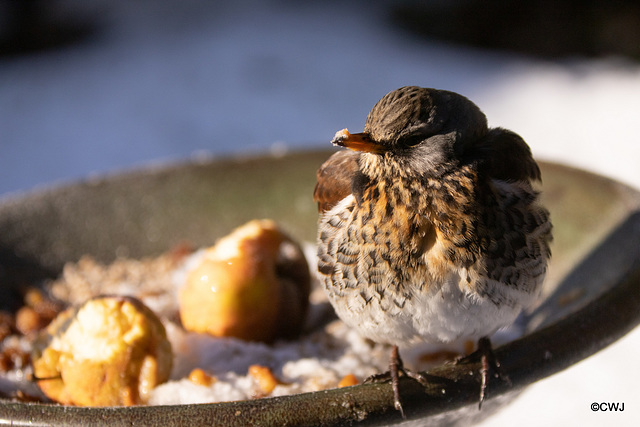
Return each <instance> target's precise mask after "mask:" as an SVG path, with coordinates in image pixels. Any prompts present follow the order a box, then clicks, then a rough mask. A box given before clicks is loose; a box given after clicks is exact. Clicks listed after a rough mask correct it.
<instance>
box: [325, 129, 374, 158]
mask: <svg viewBox="0 0 640 427" xmlns="http://www.w3.org/2000/svg"><path fill="white" fill-rule="evenodd" d="M331 143H332V144H334V145H339V146H341V147H347V148H350V149H351V150H354V151H365V152H367V153H381V152H383V151H385V147H384V146H383V145H382V144H379V143H377V142H375V141H374V140H373V139H371V137H369V134H368V133H366V132H362V133H349V131H348V130H346V129H342V130H340V131H338V132H336V135H335V136H334V137H333V139H332V140H331Z"/></svg>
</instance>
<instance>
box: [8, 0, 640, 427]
mask: <svg viewBox="0 0 640 427" xmlns="http://www.w3.org/2000/svg"><path fill="white" fill-rule="evenodd" d="M57 3H58V5H59V10H58V11H57V12H58V16H62V17H64V16H76V15H73V13H77V14H78V15H79V16H80V17H81V18H83V19H85V22H93V23H94V24H95V25H96V28H97V30H96V32H95V33H94V34H92V36H91V37H89V38H88V39H86V40H84V41H82V42H81V43H78V44H76V45H72V46H67V47H65V48H62V49H59V50H55V51H48V52H42V53H34V54H29V55H25V56H18V57H12V58H7V57H5V58H0V117H1V118H2V119H0V196H2V195H7V194H8V193H13V192H23V191H27V190H30V189H33V188H36V187H39V186H42V185H50V184H51V183H54V182H58V181H69V180H75V179H78V178H81V177H87V176H88V175H92V174H96V173H104V172H108V171H114V170H119V169H122V168H129V167H132V166H137V165H144V164H148V163H150V162H157V161H169V160H171V161H174V160H179V159H185V158H190V157H192V156H194V155H202V153H211V154H213V155H221V154H228V153H238V152H260V151H267V150H269V149H270V148H271V147H272V146H274V147H277V148H278V149H282V147H283V146H286V147H288V148H290V149H296V148H304V147H320V146H321V144H325V145H324V146H326V147H328V146H329V145H328V141H329V140H330V139H331V136H332V135H334V133H335V132H336V130H339V129H342V128H349V129H352V130H353V131H354V132H357V131H359V130H361V129H362V127H363V126H364V120H365V117H366V114H367V113H368V111H369V109H370V108H371V106H373V104H374V103H375V102H376V101H377V100H378V99H379V98H380V97H381V96H382V95H384V94H385V93H386V92H388V91H390V90H392V89H395V88H397V87H400V86H403V85H407V84H411V85H419V86H428V87H437V88H442V89H448V90H452V91H456V92H459V93H461V94H463V95H465V96H467V97H469V98H470V99H471V100H473V101H474V102H475V103H477V104H478V105H479V106H480V107H481V108H482V109H483V110H484V112H485V113H486V114H487V116H488V118H489V122H490V124H491V125H492V126H502V127H506V128H509V129H512V130H514V131H516V132H518V133H519V134H520V135H522V136H523V137H524V138H525V140H526V141H527V142H528V143H529V144H530V146H531V148H532V150H533V152H534V154H535V155H536V156H537V157H538V158H543V159H549V160H554V161H560V162H563V163H566V164H570V165H574V166H578V167H581V168H584V169H588V170H591V171H595V172H597V173H599V174H603V175H606V176H610V177H612V178H615V179H618V180H620V181H623V182H625V183H628V184H630V185H632V186H635V187H636V188H640V167H638V163H639V160H640V144H638V141H637V139H638V135H640V120H638V119H637V116H638V112H639V111H640V67H639V66H638V64H636V63H631V62H629V61H626V60H624V59H621V58H603V59H583V58H570V59H565V60H562V61H553V62H551V61H544V60H539V59H534V58H531V57H526V56H520V55H516V54H506V53H497V52H487V51H482V50H477V49H471V48H467V47H462V46H458V45H449V44H446V43H442V42H428V41H425V40H418V39H414V38H411V37H410V36H409V35H407V34H405V33H400V32H398V31H397V30H394V29H393V28H392V27H391V26H389V25H388V20H387V19H386V17H385V6H386V5H385V3H384V2H376V3H371V2H364V1H353V2H337V1H326V2H319V3H313V2H286V1H275V0H271V1H264V2H257V1H250V0H241V1H235V2H224V3H223V2H211V1H207V0H188V1H182V2H177V1H170V0H153V1H152V0H139V1H136V2H129V1H124V0H112V1H109V2H107V1H100V0H93V1H91V2H86V1H85V2H81V1H79V0H65V1H62V0H61V1H58V2H57ZM0 13H2V11H1V10H0ZM638 356H640V329H636V330H635V331H634V332H632V333H630V334H629V335H628V336H626V337H625V338H624V339H622V340H620V341H619V342H617V343H615V344H613V345H612V346H610V347H609V348H607V349H606V350H604V351H602V352H600V353H598V354H597V355H595V356H593V357H591V358H589V359H587V360H585V361H583V362H581V363H579V364H578V365H576V366H574V367H572V368H570V369H568V370H567V371H565V372H562V373H560V374H557V375H555V376H553V377H552V378H549V379H546V380H543V381H540V382H539V383H537V384H535V385H533V386H531V387H530V388H529V389H528V390H527V391H525V392H524V393H523V394H522V396H521V397H520V398H518V399H517V400H516V401H515V402H514V403H513V404H512V405H511V406H509V407H508V408H507V409H505V410H504V411H503V412H501V413H499V414H498V415H496V416H494V417H492V418H490V419H489V420H487V421H486V422H485V425H492V426H501V425H505V426H506V425H512V424H514V423H515V422H517V423H518V424H519V425H525V426H527V425H531V426H533V425H536V426H537V425H541V424H552V425H559V424H563V425H584V426H589V425H599V424H601V423H607V422H615V423H616V425H637V424H638V421H640V414H639V412H638V409H637V408H638V407H640V397H638V396H640V395H639V394H638V393H637V391H636V390H635V388H634V385H635V384H638V383H639V382H640V371H638V370H636V371H635V372H634V371H628V370H627V369H626V366H627V364H628V363H629V362H630V361H633V360H636V359H637V358H638ZM593 401H596V402H600V401H611V402H624V403H625V411H624V412H621V413H594V412H592V411H591V409H590V404H591V403H592V402H593Z"/></svg>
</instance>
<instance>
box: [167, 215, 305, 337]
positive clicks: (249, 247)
mask: <svg viewBox="0 0 640 427" xmlns="http://www.w3.org/2000/svg"><path fill="white" fill-rule="evenodd" d="M310 282H311V277H310V273H309V266H308V264H307V261H306V259H305V257H304V254H303V252H302V249H301V248H300V246H299V245H298V244H297V243H296V242H295V241H293V239H291V238H290V237H289V236H288V235H286V234H285V233H284V232H283V231H282V230H281V229H280V228H279V227H278V226H277V224H276V223H275V222H273V221H271V220H253V221H250V222H248V223H247V224H245V225H243V226H240V227H238V228H237V229H235V230H233V231H232V232H231V233H230V234H229V235H227V236H225V237H223V238H222V239H220V240H219V241H218V242H217V243H216V245H215V246H213V247H211V248H209V249H207V251H206V253H205V254H204V257H203V259H202V261H201V262H200V264H199V265H198V266H196V267H195V268H194V269H193V270H191V271H190V272H189V274H188V275H187V280H186V283H185V285H184V286H183V288H182V289H181V290H180V292H179V303H180V319H181V321H182V325H183V326H184V328H185V329H187V330H190V331H194V332H200V333H208V334H210V335H213V336H216V337H236V338H240V339H243V340H247V341H263V342H272V341H274V340H276V339H279V338H284V339H293V338H295V337H296V336H298V335H299V333H300V331H301V329H302V326H303V324H304V320H305V317H306V313H307V309H308V305H309V291H310V287H311V284H310Z"/></svg>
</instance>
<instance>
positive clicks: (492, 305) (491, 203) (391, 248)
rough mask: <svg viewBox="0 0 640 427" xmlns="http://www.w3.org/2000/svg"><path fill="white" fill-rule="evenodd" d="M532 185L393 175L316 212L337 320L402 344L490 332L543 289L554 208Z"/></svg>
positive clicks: (465, 173)
mask: <svg viewBox="0 0 640 427" xmlns="http://www.w3.org/2000/svg"><path fill="white" fill-rule="evenodd" d="M536 199H537V194H536V192H535V191H534V190H533V189H532V188H531V186H530V185H529V184H528V183H523V182H516V183H508V182H504V181H498V180H495V181H491V182H489V183H487V185H486V186H485V188H480V185H479V182H478V179H477V176H476V174H475V172H474V171H473V170H470V169H463V170H461V171H459V172H458V173H454V174H451V175H449V176H446V177H443V178H442V179H441V180H439V181H436V180H429V181H427V182H421V183H414V182H406V181H404V180H403V179H402V178H401V177H399V176H398V177H394V179H389V180H387V181H384V182H382V183H378V184H377V185H371V186H368V187H366V188H365V189H364V190H363V194H362V196H361V197H360V198H358V197H357V196H356V195H349V196H347V197H346V198H344V199H343V200H342V201H341V202H339V203H338V204H337V205H336V206H334V207H333V208H332V209H331V210H329V211H327V212H326V213H325V214H324V215H323V216H322V217H321V219H320V226H319V234H318V262H319V264H318V269H319V272H320V274H321V276H322V280H323V283H324V286H325V288H326V290H327V294H328V296H329V300H330V301H331V303H332V304H333V306H334V308H335V310H336V312H337V313H338V315H339V317H340V318H341V319H343V320H344V321H345V322H346V323H348V324H349V325H350V326H352V327H354V328H357V329H358V330H359V331H360V332H361V333H362V334H363V335H364V336H367V337H369V338H371V339H373V340H375V341H381V342H387V343H389V344H396V345H403V344H409V343H411V342H413V341H416V340H425V341H430V342H448V341H452V340H454V339H457V338H460V337H469V338H477V337H481V336H486V335H489V334H491V333H493V332H494V331H496V330H497V329H498V328H501V327H503V326H507V325H509V324H511V323H512V322H513V321H514V319H515V318H516V316H517V315H518V314H519V313H520V312H521V311H522V310H523V309H524V308H526V307H527V306H529V305H530V304H531V303H532V302H533V301H535V299H536V298H537V296H538V295H539V292H540V288H541V284H542V281H543V278H544V275H545V272H546V265H547V259H548V257H549V247H548V240H549V234H550V229H551V226H550V222H549V218H548V213H547V211H546V210H545V209H543V208H541V207H540V206H539V205H538V204H537V200H536Z"/></svg>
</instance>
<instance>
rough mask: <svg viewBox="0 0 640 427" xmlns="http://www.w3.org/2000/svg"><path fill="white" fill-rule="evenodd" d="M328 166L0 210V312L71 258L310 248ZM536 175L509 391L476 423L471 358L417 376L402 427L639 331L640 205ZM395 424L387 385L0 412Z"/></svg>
mask: <svg viewBox="0 0 640 427" xmlns="http://www.w3.org/2000/svg"><path fill="white" fill-rule="evenodd" d="M330 154H331V153H330V152H328V151H318V152H315V151H314V152H312V151H309V152H296V153H292V154H287V155H284V156H268V155H266V156H256V157H244V158H229V159H220V160H210V161H203V162H193V163H182V164H173V165H167V166H162V167H153V168H143V169H141V170H134V171H129V172H123V173H117V174H113V175H110V176H106V177H102V178H96V179H91V180H87V181H83V182H78V183H73V184H70V185H64V186H60V187H56V188H51V189H47V190H41V191H37V192H34V193H31V194H27V195H23V196H20V197H11V198H5V199H2V200H0V236H1V237H0V297H1V298H2V305H3V308H4V309H9V310H15V309H16V308H17V307H18V306H19V304H20V301H21V298H20V290H21V289H22V288H23V287H24V286H26V285H28V284H33V283H38V281H40V280H42V279H43V278H48V277H55V276H57V275H58V274H59V273H60V272H61V270H62V267H63V266H64V264H65V263H66V262H69V261H77V260H78V259H79V258H80V257H81V256H82V255H85V254H89V255H92V256H94V257H95V258H97V259H98V260H99V261H102V262H110V261H112V260H114V259H115V258H116V257H123V256H126V257H130V258H140V257H143V256H152V255H158V254H160V253H162V252H164V251H167V250H169V249H170V248H172V247H174V246H175V245H178V244H181V243H184V242H188V243H190V244H191V245H192V246H194V247H199V246H209V245H211V244H213V243H214V242H215V240H216V239H217V238H218V237H220V236H222V235H225V234H227V233H228V232H229V231H230V230H231V229H232V228H234V227H236V226H238V225H241V224H242V223H244V222H246V221H248V220H251V219H255V218H272V219H274V220H276V221H277V222H278V223H279V224H281V225H282V227H283V228H284V229H286V230H287V231H288V232H289V233H290V234H291V235H292V236H294V237H295V238H296V239H298V240H303V241H311V242H313V241H314V240H315V233H316V221H317V210H316V206H315V204H314V202H313V200H312V193H313V187H314V185H315V171H316V169H317V168H318V167H319V166H320V164H322V162H323V161H324V160H326V159H327V158H328V156H329V155H330ZM541 169H542V176H543V180H544V184H543V186H542V198H543V201H544V203H545V204H546V205H547V207H548V208H549V209H550V211H551V215H552V220H553V223H554V243H553V246H552V251H553V258H552V262H551V265H550V269H549V274H548V279H547V281H546V283H545V289H544V296H543V299H542V301H541V303H540V304H539V306H537V307H536V308H535V309H534V310H533V311H532V312H531V313H527V315H526V316H524V319H523V322H525V325H526V330H527V333H526V334H525V336H523V337H522V338H520V339H517V340H515V341H512V342H510V343H507V344H505V345H503V346H501V347H499V348H496V349H495V352H496V356H497V357H498V359H499V360H500V362H501V365H502V368H503V370H504V372H505V373H506V374H507V375H508V377H509V378H510V380H511V384H510V385H509V384H506V383H504V382H501V381H496V382H495V383H494V382H492V383H490V384H489V391H488V396H487V401H486V402H485V404H484V405H483V408H482V410H481V411H479V410H478V407H477V397H478V390H479V384H480V383H479V381H480V380H479V378H478V375H477V372H478V371H479V368H480V365H479V361H478V359H477V357H475V356H474V355H471V356H469V357H468V358H466V359H465V360H464V361H463V363H460V364H457V365H454V364H445V365H442V366H439V367H436V368H434V369H432V370H430V371H428V372H427V373H426V375H427V376H428V378H429V385H428V386H427V387H422V386H420V385H418V384H417V383H415V382H413V381H411V380H409V379H404V378H403V379H402V381H401V384H400V388H401V393H402V399H403V402H404V406H405V412H406V414H407V417H408V419H410V420H412V419H414V420H420V422H421V423H423V422H426V421H427V420H428V421H430V422H433V423H436V424H443V425H454V424H457V423H459V424H469V423H470V422H473V421H478V420H480V419H482V418H485V417H486V416H488V415H490V414H491V413H493V412H495V411H496V410H497V409H498V408H500V407H501V406H503V405H505V404H507V403H508V402H509V401H510V400H511V399H512V398H513V397H514V396H515V395H517V394H518V393H519V392H520V391H521V390H522V389H523V388H524V387H526V386H527V385H528V384H530V383H532V382H534V381H537V380H539V379H542V378H544V377H547V376H549V375H552V374H554V373H556V372H558V371H561V370H563V369H565V368H567V367H568V366H571V365H572V364H574V363H576V362H578V361H580V360H582V359H584V358H586V357H588V356H589V355H591V354H593V353H595V352H597V351H598V350H600V349H602V348H604V347H606V346H607V345H608V344H610V343H611V342H613V341H615V340H616V339H618V338H619V337H621V336H623V335H624V334H625V333H626V332H628V331H630V330H631V329H633V327H635V326H636V325H637V324H638V323H639V322H640V292H637V289H638V285H640V245H638V241H640V211H639V206H640V193H638V192H637V191H635V190H633V189H630V188H629V187H626V186H624V185H622V184H619V183H617V182H614V181H611V180H609V179H606V178H603V177H600V176H596V175H593V174H590V173H587V172H584V171H580V170H577V169H572V168H569V167H566V166H562V165H558V164H553V163H545V162H542V163H541ZM612 310H613V311H612ZM612 312H615V313H616V316H611V315H610V313H612ZM581 334H582V335H581ZM585 336H586V337H588V338H586V339H585V338H584V337H585ZM402 421H403V420H402V419H401V418H400V415H399V413H398V412H397V411H396V410H395V409H394V408H393V394H392V391H391V387H390V385H389V384H364V385H357V386H354V387H347V388H342V389H335V390H327V391H322V392H315V393H305V394H299V395H294V396H285V397H275V398H264V399H256V400H250V401H242V402H225V403H212V404H198V405H195V404H194V405H176V406H140V407H127V408H124V407H113V408H80V407H63V406H59V405H49V404H36V403H22V402H15V401H11V400H0V422H3V423H13V424H16V425H26V424H34V423H35V424H41V423H46V424H54V425H67V424H92V425H96V424H109V425H119V424H122V425H130V424H141V425H170V424H189V425H199V424H205V423H206V424H216V425H251V424H259V425H343V424H355V423H362V424H367V425H388V424H392V423H395V422H402Z"/></svg>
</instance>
